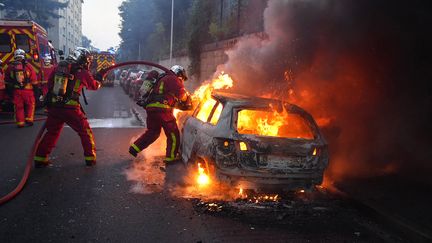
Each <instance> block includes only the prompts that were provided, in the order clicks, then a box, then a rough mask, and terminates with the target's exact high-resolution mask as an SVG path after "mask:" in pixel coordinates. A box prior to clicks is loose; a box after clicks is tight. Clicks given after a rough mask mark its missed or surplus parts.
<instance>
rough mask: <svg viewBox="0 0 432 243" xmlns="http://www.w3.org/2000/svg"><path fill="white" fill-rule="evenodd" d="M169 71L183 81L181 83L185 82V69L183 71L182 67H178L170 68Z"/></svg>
mask: <svg viewBox="0 0 432 243" xmlns="http://www.w3.org/2000/svg"><path fill="white" fill-rule="evenodd" d="M171 71H173V72H174V73H175V75H176V76H177V77H179V78H181V79H183V81H186V80H187V79H188V77H187V74H186V69H184V67H182V66H180V65H174V66H172V67H171Z"/></svg>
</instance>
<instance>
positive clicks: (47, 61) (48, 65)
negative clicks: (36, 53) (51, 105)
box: [40, 55, 55, 96]
mask: <svg viewBox="0 0 432 243" xmlns="http://www.w3.org/2000/svg"><path fill="white" fill-rule="evenodd" d="M43 61H44V64H43V67H42V69H43V72H40V73H41V74H42V73H43V74H44V77H41V78H40V80H42V82H41V88H42V94H43V96H46V94H47V93H48V78H49V77H50V76H51V73H52V72H53V71H54V69H55V66H54V65H53V64H52V58H51V56H49V55H46V56H45V57H44V58H43Z"/></svg>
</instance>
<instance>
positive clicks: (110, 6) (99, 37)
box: [82, 0, 123, 50]
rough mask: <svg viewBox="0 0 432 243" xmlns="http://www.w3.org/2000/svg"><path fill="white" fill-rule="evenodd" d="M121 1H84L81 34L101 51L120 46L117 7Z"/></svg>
mask: <svg viewBox="0 0 432 243" xmlns="http://www.w3.org/2000/svg"><path fill="white" fill-rule="evenodd" d="M121 2H123V0H84V3H83V5H82V32H83V35H85V36H87V37H88V38H89V39H90V40H91V41H92V45H93V46H95V47H96V48H99V49H101V50H106V49H108V48H109V47H111V46H114V47H115V46H118V45H119V44H120V37H119V35H118V33H119V31H120V16H119V10H118V7H119V6H120V4H121Z"/></svg>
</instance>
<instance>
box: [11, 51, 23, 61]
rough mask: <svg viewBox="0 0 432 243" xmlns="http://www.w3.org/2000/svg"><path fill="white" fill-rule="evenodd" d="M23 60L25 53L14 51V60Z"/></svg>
mask: <svg viewBox="0 0 432 243" xmlns="http://www.w3.org/2000/svg"><path fill="white" fill-rule="evenodd" d="M24 59H25V51H24V50H23V49H16V50H15V52H14V60H15V61H21V60H24Z"/></svg>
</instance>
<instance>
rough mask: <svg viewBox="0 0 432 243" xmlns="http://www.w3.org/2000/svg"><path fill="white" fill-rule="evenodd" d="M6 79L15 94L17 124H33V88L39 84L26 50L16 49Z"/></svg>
mask: <svg viewBox="0 0 432 243" xmlns="http://www.w3.org/2000/svg"><path fill="white" fill-rule="evenodd" d="M5 81H6V85H7V86H8V89H9V90H10V91H12V92H11V93H12V94H13V95H12V97H13V103H14V109H15V120H16V124H17V126H18V127H19V128H22V127H24V125H25V124H27V125H29V126H32V125H33V116H34V111H35V98H34V92H33V88H34V87H35V86H36V85H37V79H36V73H35V71H34V69H33V67H32V66H31V64H30V63H27V61H26V60H25V51H24V50H22V49H17V50H15V52H14V61H13V62H12V63H11V64H10V65H9V66H8V68H7V70H6V73H5Z"/></svg>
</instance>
